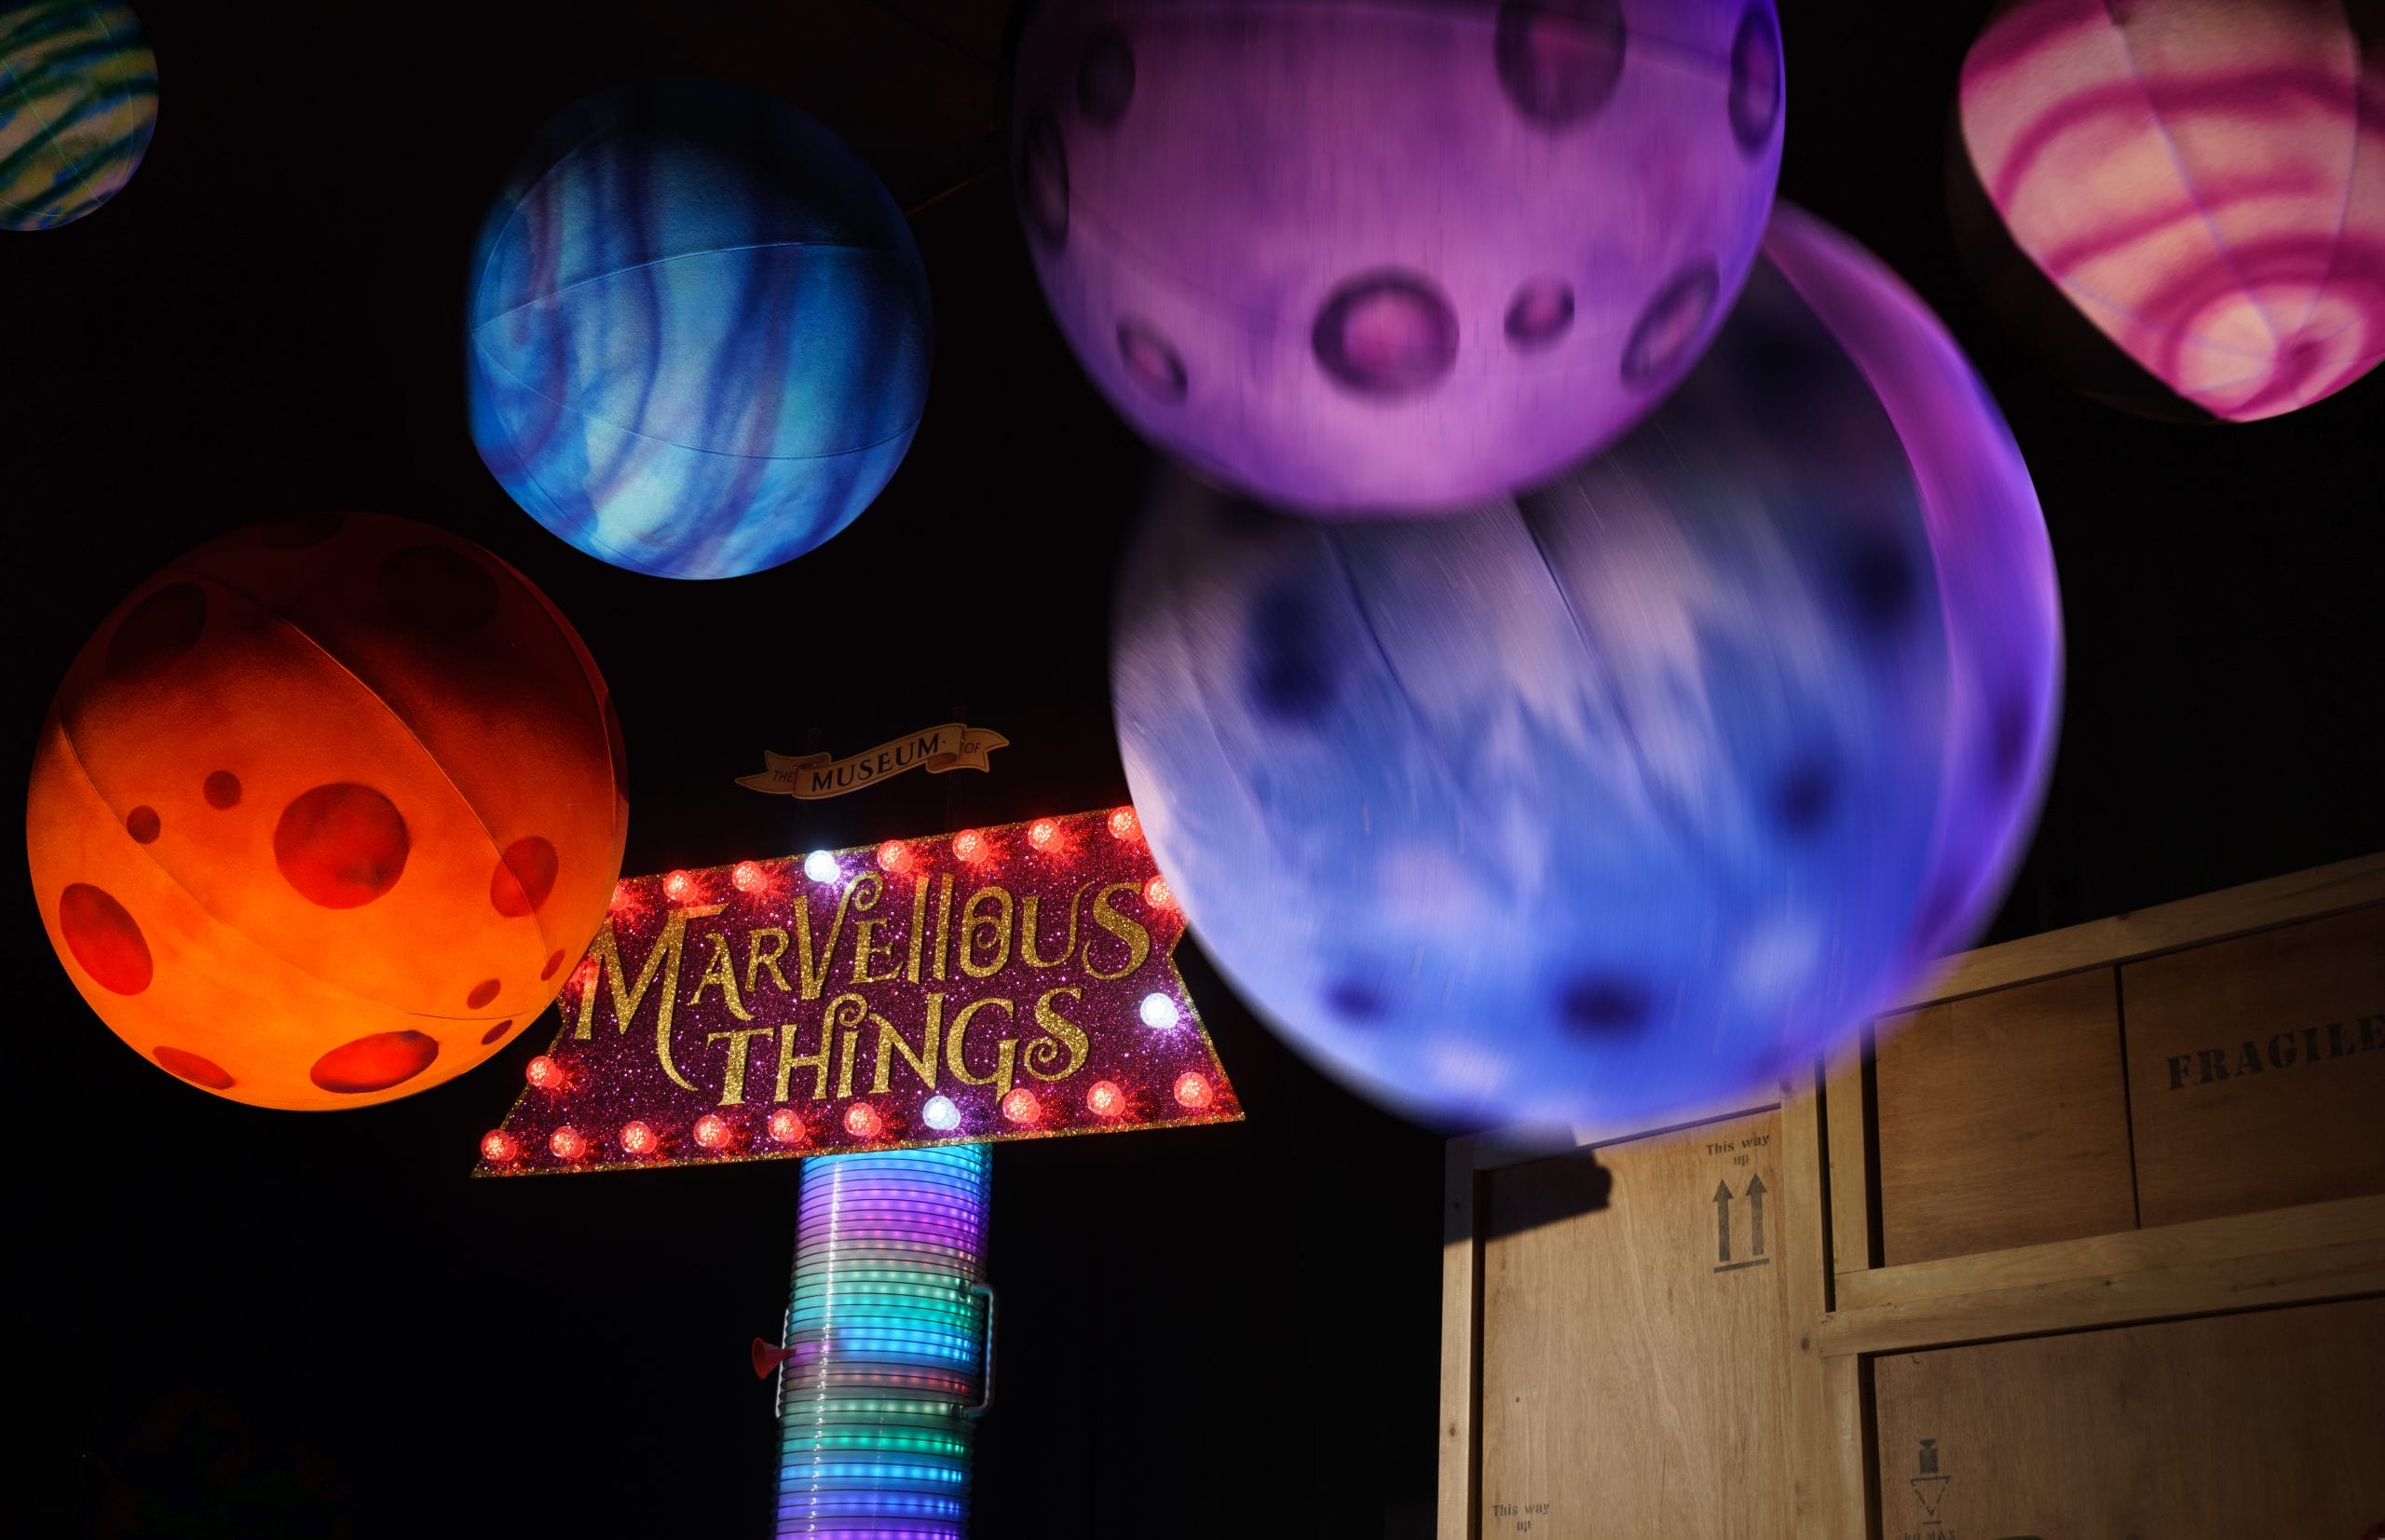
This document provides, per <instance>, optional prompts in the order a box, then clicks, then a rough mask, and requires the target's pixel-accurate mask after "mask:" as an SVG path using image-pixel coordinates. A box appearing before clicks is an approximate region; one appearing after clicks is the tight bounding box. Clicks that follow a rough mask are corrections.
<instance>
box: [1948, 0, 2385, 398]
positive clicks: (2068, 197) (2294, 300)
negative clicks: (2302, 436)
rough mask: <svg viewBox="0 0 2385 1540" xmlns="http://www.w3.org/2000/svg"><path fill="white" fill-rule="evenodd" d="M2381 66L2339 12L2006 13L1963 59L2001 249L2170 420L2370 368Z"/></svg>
mask: <svg viewBox="0 0 2385 1540" xmlns="http://www.w3.org/2000/svg"><path fill="white" fill-rule="evenodd" d="M2380 101H2385V51H2380V50H2379V49H2378V48H2375V47H2373V46H2372V47H2370V48H2367V49H2366V50H2365V51H2364V49H2363V47H2362V44H2361V41H2360V39H2359V38H2358V37H2357V36H2356V35H2355V34H2354V31H2353V29H2352V27H2351V24H2350V22H2349V20H2347V17H2346V14H2345V11H2344V8H2343V7H2342V5H2341V4H2340V0H2135V3H2133V4H2130V5H2126V6H2117V5H2109V4H2106V0H2020V3H2019V4H2015V5H2012V6H2010V7H2008V8H2007V9H2005V10H2004V11H2002V12H2001V13H1999V14H1998V15H1997V18H1996V19H1995V20H1993V21H1991V22H1990V23H1989V25H1988V28H1987V30H1986V31H1985V32H1984V33H1983V34H1981V36H1980V38H1979V41H1978V42H1977V43H1975V44H1974V45H1973V46H1972V48H1971V51H1970V53H1969V57H1967V58H1966V59H1965V60H1964V61H1963V72H1962V88H1961V99H1960V110H1961V118H1962V133H1963V140H1964V143H1965V144H1966V146H1967V147H1968V149H1969V156H1970V159H1971V163H1972V165H1973V167H1974V168H1975V170H1976V171H1977V174H1978V177H1979V180H1980V183H1981V185H1982V186H1983V188H1984V189H1985V191H1986V194H1987V197H1988V198H1989V199H1990V201H1992V202H1993V204H1994V205H1995V207H1996V209H1997V211H1998V212H1999V213H2000V214H2001V215H2002V217H2003V220H2004V223H2005V225H2007V227H2008V228H2009V229H2010V232H2011V237H2012V240H2013V242H2014V243H2015V244H2016V245H2017V246H2019V247H2020V249H2021V250H2022V251H2024V252H2027V253H2028V255H2029V258H2030V259H2031V260H2032V261H2034V262H2035V263H2036V264H2037V266H2039V267H2040V268H2042V269H2044V271H2045V273H2046V276H2047V277H2048V278H2050V279H2052V280H2053V281H2054V282H2055V283H2056V284H2058V285H2059V286H2060V287H2061V289H2062V292H2063V293H2064V294H2065V296H2067V297H2068V299H2069V300H2070V302H2071V303H2072V304H2073V305H2075V306H2077V307H2078V309H2079V311H2080V312H2081V313H2083V314H2084V315H2085V316H2086V317H2087V319H2088V320H2091V321H2092V322H2093V323H2094V325H2095V326H2096V328H2098V329H2099V330H2100V331H2102V332H2103V333H2104V334H2106V336H2108V337H2110V338H2111V340H2112V341H2113V342H2114V343H2115V344H2117V345H2118V346H2119V348H2121V349H2122V350H2123V351H2125V352H2126V353H2127V354H2128V355H2129V356H2130V357H2131V358H2133V359H2134V360H2135V361H2137V362H2138V363H2140V364H2142V365H2143V366H2144V367H2145V368H2146V369H2147V371H2149V372H2150V373H2151V374H2152V375H2155V376H2156V377H2157V378H2159V379H2160V381H2162V382H2163V384H2165V385H2166V386H2167V387H2168V388H2170V389H2171V390H2173V391H2175V392H2176V393H2177V395H2178V396H2180V397H2181V398H2183V399H2184V400H2185V401H2187V402H2191V403H2193V404H2194V405H2196V406H2198V407H2201V408H2202V409H2204V410H2206V411H2208V412H2209V413H2210V414H2211V415H2212V416H2215V417H2219V418H2223V419H2227V420H2229V421H2235V422H2247V421H2251V420H2254V419H2256V418H2260V417H2269V416H2277V415H2279V414H2281V413H2284V412H2291V411H2294V410H2295V409H2296V408H2297V407H2302V406H2307V405H2309V404H2310V403H2311V402H2315V401H2318V400H2320V399H2321V398H2323V397H2325V396H2327V395H2330V394H2333V393H2334V392H2336V391H2337V390H2340V389H2342V388H2344V387H2346V386H2347V385H2350V384H2351V383H2352V382H2353V381H2354V380H2356V379H2358V378H2360V376H2361V375H2365V374H2366V373H2367V372H2368V371H2369V370H2371V369H2373V368H2375V367H2376V366H2377V362H2378V360H2379V359H2380V358H2385V114H2380V113H2379V111H2378V102H2380Z"/></svg>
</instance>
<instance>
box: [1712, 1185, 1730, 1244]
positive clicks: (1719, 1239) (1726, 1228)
mask: <svg viewBox="0 0 2385 1540" xmlns="http://www.w3.org/2000/svg"><path fill="white" fill-rule="evenodd" d="M1714 1260H1715V1261H1718V1262H1726V1261H1730V1260H1731V1184H1730V1183H1729V1182H1726V1181H1718V1182H1716V1183H1715V1184H1714Z"/></svg>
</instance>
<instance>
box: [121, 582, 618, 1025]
mask: <svg viewBox="0 0 2385 1540" xmlns="http://www.w3.org/2000/svg"><path fill="white" fill-rule="evenodd" d="M465 559H466V560H467V561H470V557H469V556H468V557H466V558H465ZM472 565H473V566H480V564H479V563H477V562H474V563H473V564H472ZM167 570H169V571H173V572H184V573H188V574H189V575H190V576H192V577H195V578H199V579H203V580H205V581H207V582H211V583H213V584H215V585H216V586H217V587H219V588H221V589H223V590H224V591H225V593H231V594H236V595H238V596H239V598H241V599H244V600H246V601H248V603H249V605H250V606H252V608H254V609H255V610H256V611H257V613H258V614H260V615H263V616H265V617H266V619H267V620H270V621H272V622H273V624H275V625H277V626H279V627H280V628H281V629H282V630H284V631H287V632H289V633H290V634H292V635H293V636H295V637H297V638H299V639H300V640H301V641H303V642H304V643H306V645H307V647H311V648H313V649H314V650H315V651H316V652H318V653H320V654H321V655H322V657H323V658H324V660H325V661H328V662H329V663H330V664H331V665H332V667H334V668H335V669H337V670H338V671H339V672H340V673H341V674H343V675H346V676H347V677H348V679H350V680H351V681H353V682H354V683H355V685H356V688H359V689H361V690H362V691H363V692H364V693H365V694H366V695H367V696H369V697H371V698H372V700H373V701H374V702H375V703H377V704H378V705H379V706H380V707H381V709H382V710H383V711H385V712H387V713H388V715H389V719H390V720H391V721H393V722H395V723H397V725H398V726H399V728H400V729H402V730H403V731H404V733H405V735H406V737H407V738H408V739H409V740H411V741H412V742H413V743H414V745H415V747H416V748H418V749H420V750H421V751H422V756H423V758H425V759H427V760H429V763H430V767H431V769H432V770H436V771H438V772H439V778H440V779H441V780H442V781H444V782H445V783H447V789H448V790H450V791H452V792H454V793H455V794H456V800H457V801H458V802H460V803H462V804H463V805H464V808H465V811H469V812H470V814H471V815H472V822H473V823H475V824H477V825H480V830H481V833H482V834H483V835H484V836H485V837H486V838H487V839H488V844H489V851H490V853H491V854H493V855H495V856H496V857H497V865H500V866H502V865H505V851H504V848H503V847H502V846H500V845H498V844H497V831H496V830H495V829H492V828H490V827H489V826H488V820H487V819H486V818H484V817H483V816H482V813H481V810H480V809H479V807H478V806H476V805H475V804H474V803H473V801H472V799H471V798H470V797H468V796H466V795H465V794H464V788H463V787H461V786H459V785H457V784H456V778H455V777H454V776H452V775H450V774H448V773H447V767H446V766H445V765H443V764H442V763H441V762H440V759H439V756H437V755H435V754H433V753H431V752H430V745H429V743H424V742H423V741H422V734H421V733H420V732H419V731H417V730H416V728H415V725H414V724H413V723H412V722H409V721H407V720H406V718H405V715H404V714H403V713H402V712H400V711H399V710H398V708H397V707H396V706H395V705H394V704H392V703H391V702H389V700H388V697H387V696H385V695H383V694H382V693H381V692H380V691H379V690H377V689H375V688H373V687H372V685H370V684H369V683H367V682H366V681H365V679H364V676H363V675H361V674H358V673H357V672H356V671H355V670H354V669H352V668H350V667H348V664H347V662H346V661H343V660H342V659H341V658H340V657H339V655H338V654H336V653H334V652H333V651H332V649H331V648H329V647H325V646H323V644H322V643H320V642H319V641H317V640H316V639H315V638H314V637H313V636H311V635H308V634H307V633H306V632H304V631H302V630H300V629H299V628H298V627H297V626H296V625H293V623H291V622H290V621H289V620H284V619H282V618H281V617H280V616H279V615H277V614H275V613H274V612H273V610H272V609H270V608H269V607H267V606H266V604H265V602H264V601H263V600H261V599H259V598H258V597H257V596H256V595H255V594H253V593H249V592H248V591H247V590H246V589H243V588H239V587H238V586H236V585H234V584H232V583H229V582H226V581H225V579H222V578H220V577H217V576H215V575H214V574H212V573H203V572H197V571H193V570H192V569H191V568H189V567H185V566H179V565H176V566H170V567H169V568H168V569H167ZM482 570H484V571H485V570H486V569H485V568H483V569H482ZM611 758H612V756H611V754H610V752H609V751H608V752H607V753H606V762H607V763H610V761H611ZM378 789H379V788H377V787H376V788H375V790H378ZM409 843H411V840H409ZM506 869H507V870H509V871H511V869H512V868H511V867H507V868H506ZM491 875H494V872H492V874H491ZM395 885H396V884H394V883H392V884H391V886H392V887H394V886H395ZM193 896H197V895H195V894H194V895H193ZM530 919H531V921H532V923H533V924H535V925H536V926H537V927H538V941H539V943H540V947H539V949H540V950H541V951H551V950H552V949H553V947H554V938H553V937H552V936H550V935H549V934H547V927H546V919H545V917H544V916H543V915H541V914H540V913H539V912H538V910H537V909H533V910H531V911H530ZM277 955H278V954H277ZM541 961H543V959H542V960H541ZM324 982H325V983H329V982H330V980H328V979H326V980H324ZM342 987H343V988H345V986H342ZM407 1014H408V1015H421V1014H422V1013H421V1012H408V1013H407ZM456 1019H457V1020H467V1019H471V1018H469V1017H457V1018H456Z"/></svg>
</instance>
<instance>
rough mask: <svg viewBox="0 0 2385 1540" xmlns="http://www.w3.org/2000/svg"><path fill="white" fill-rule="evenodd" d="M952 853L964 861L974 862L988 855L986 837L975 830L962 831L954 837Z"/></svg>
mask: <svg viewBox="0 0 2385 1540" xmlns="http://www.w3.org/2000/svg"><path fill="white" fill-rule="evenodd" d="M952 853H953V854H954V855H956V856H958V857H959V858H960V859H961V860H963V861H974V860H976V859H977V858H978V857H979V856H981V855H983V854H985V853H986V837H985V836H984V835H982V834H979V833H978V832H977V831H976V830H975V829H962V830H961V832H960V833H959V834H956V835H954V836H953V837H952Z"/></svg>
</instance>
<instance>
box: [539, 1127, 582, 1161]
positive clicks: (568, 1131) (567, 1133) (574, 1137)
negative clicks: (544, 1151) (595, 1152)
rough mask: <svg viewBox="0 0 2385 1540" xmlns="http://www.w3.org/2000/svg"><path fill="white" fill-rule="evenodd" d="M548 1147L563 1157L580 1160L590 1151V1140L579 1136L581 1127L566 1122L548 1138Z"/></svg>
mask: <svg viewBox="0 0 2385 1540" xmlns="http://www.w3.org/2000/svg"><path fill="white" fill-rule="evenodd" d="M547 1148H548V1149H550V1150H552V1151H553V1152H555V1154H556V1155H557V1156H558V1157H560V1158H561V1159H564V1160H578V1159H579V1157H580V1156H582V1155H584V1154H586V1153H587V1152H588V1141H587V1140H586V1139H584V1138H580V1137H579V1129H577V1128H574V1127H573V1126H572V1125H571V1124H567V1123H566V1124H564V1125H563V1126H562V1127H560V1128H558V1129H556V1130H555V1131H554V1133H553V1134H552V1136H550V1137H549V1138H548V1139H547Z"/></svg>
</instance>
